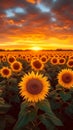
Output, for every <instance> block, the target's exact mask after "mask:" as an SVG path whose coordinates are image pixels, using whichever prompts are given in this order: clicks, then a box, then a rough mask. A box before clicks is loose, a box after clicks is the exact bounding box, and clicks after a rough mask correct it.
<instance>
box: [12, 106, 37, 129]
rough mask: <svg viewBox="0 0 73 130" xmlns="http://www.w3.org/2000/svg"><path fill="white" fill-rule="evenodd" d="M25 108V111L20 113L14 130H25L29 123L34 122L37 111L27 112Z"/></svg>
mask: <svg viewBox="0 0 73 130" xmlns="http://www.w3.org/2000/svg"><path fill="white" fill-rule="evenodd" d="M25 108H26V107H25V106H24V111H23V108H22V112H21V111H20V114H19V118H18V121H17V123H16V125H15V127H14V129H13V130H21V129H24V127H25V126H26V125H27V124H28V123H29V122H32V121H34V119H35V117H36V111H35V110H34V109H32V110H28V111H27V110H25Z"/></svg>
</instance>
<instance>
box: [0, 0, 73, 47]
mask: <svg viewBox="0 0 73 130" xmlns="http://www.w3.org/2000/svg"><path fill="white" fill-rule="evenodd" d="M20 44H21V45H22V46H24V48H29V47H31V46H41V47H43V48H47V47H48V48H49V47H50V48H60V47H62V48H65V47H66V48H72V47H73V0H10V1H9V0H0V46H1V47H3V48H4V46H5V47H6V46H7V48H8V46H9V47H10V46H11V47H12V48H13V46H14V45H15V47H17V48H18V47H20ZM55 46H56V47H55ZM22 48H23V47H22Z"/></svg>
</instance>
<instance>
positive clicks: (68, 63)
mask: <svg viewBox="0 0 73 130" xmlns="http://www.w3.org/2000/svg"><path fill="white" fill-rule="evenodd" d="M67 66H68V67H73V59H69V60H68V61H67Z"/></svg>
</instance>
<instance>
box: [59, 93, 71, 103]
mask: <svg viewBox="0 0 73 130" xmlns="http://www.w3.org/2000/svg"><path fill="white" fill-rule="evenodd" d="M60 96H61V98H62V100H63V101H64V102H66V101H68V100H69V99H70V98H71V94H70V93H65V92H63V91H61V92H60Z"/></svg>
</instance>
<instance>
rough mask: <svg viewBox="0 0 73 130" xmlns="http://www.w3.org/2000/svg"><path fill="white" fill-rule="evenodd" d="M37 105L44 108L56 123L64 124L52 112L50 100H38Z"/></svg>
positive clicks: (57, 124)
mask: <svg viewBox="0 0 73 130" xmlns="http://www.w3.org/2000/svg"><path fill="white" fill-rule="evenodd" d="M37 105H38V108H39V109H41V110H43V111H44V112H45V113H46V114H47V117H48V118H49V119H50V120H51V121H52V122H53V124H54V125H56V126H63V123H62V122H61V121H60V119H58V118H57V117H56V115H55V114H54V113H53V112H52V110H51V106H50V103H49V102H48V100H44V101H41V102H38V104H37Z"/></svg>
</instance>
